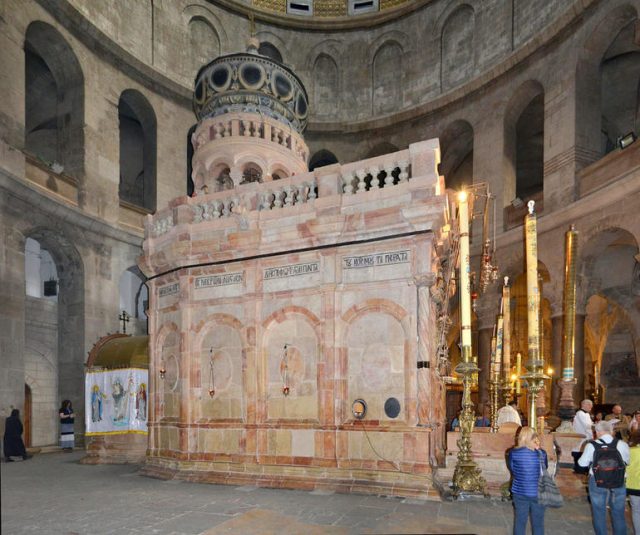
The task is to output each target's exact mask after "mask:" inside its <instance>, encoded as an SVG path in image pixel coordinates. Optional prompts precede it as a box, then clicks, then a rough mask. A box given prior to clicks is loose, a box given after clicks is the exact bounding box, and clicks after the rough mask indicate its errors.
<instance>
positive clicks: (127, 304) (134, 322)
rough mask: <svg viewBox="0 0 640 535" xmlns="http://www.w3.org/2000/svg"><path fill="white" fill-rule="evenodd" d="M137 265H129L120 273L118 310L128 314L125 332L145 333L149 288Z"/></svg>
mask: <svg viewBox="0 0 640 535" xmlns="http://www.w3.org/2000/svg"><path fill="white" fill-rule="evenodd" d="M145 280H146V277H145V276H144V275H143V273H142V272H141V271H140V268H138V266H130V267H129V268H127V269H126V270H124V271H123V272H122V274H121V275H120V281H119V289H120V311H124V312H126V313H127V315H128V316H129V323H128V324H127V333H133V334H140V335H142V334H147V309H148V307H149V290H148V288H147V285H146V284H145Z"/></svg>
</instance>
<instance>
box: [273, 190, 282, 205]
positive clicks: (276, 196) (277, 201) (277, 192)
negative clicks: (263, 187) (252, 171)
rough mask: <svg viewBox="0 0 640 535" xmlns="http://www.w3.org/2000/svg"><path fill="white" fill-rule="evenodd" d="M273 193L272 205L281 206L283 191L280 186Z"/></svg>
mask: <svg viewBox="0 0 640 535" xmlns="http://www.w3.org/2000/svg"><path fill="white" fill-rule="evenodd" d="M273 195H274V199H273V207H274V208H282V200H283V198H284V191H283V190H282V188H278V189H277V190H275V192H274V194H273Z"/></svg>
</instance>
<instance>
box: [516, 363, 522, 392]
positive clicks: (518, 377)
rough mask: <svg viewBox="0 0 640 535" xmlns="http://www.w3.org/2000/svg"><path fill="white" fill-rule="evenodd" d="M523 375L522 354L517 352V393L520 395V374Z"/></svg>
mask: <svg viewBox="0 0 640 535" xmlns="http://www.w3.org/2000/svg"><path fill="white" fill-rule="evenodd" d="M521 375H522V354H520V353H516V395H518V396H519V395H520V394H521V392H522V386H521V384H520V376H521Z"/></svg>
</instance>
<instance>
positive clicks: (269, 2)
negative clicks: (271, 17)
mask: <svg viewBox="0 0 640 535" xmlns="http://www.w3.org/2000/svg"><path fill="white" fill-rule="evenodd" d="M253 5H254V6H255V7H259V8H260V9H267V10H269V11H274V12H276V13H283V14H285V15H286V13H287V0H253Z"/></svg>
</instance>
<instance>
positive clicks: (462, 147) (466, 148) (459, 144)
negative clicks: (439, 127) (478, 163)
mask: <svg viewBox="0 0 640 535" xmlns="http://www.w3.org/2000/svg"><path fill="white" fill-rule="evenodd" d="M440 152H441V154H442V158H441V161H440V169H439V172H440V174H441V175H442V176H444V181H445V184H446V187H447V188H449V189H454V190H458V189H462V187H463V186H470V185H471V184H473V128H472V127H471V125H470V124H469V123H468V122H467V121H462V120H460V121H455V122H453V123H451V124H450V125H449V126H447V128H445V130H444V132H443V133H442V135H441V136H440Z"/></svg>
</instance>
